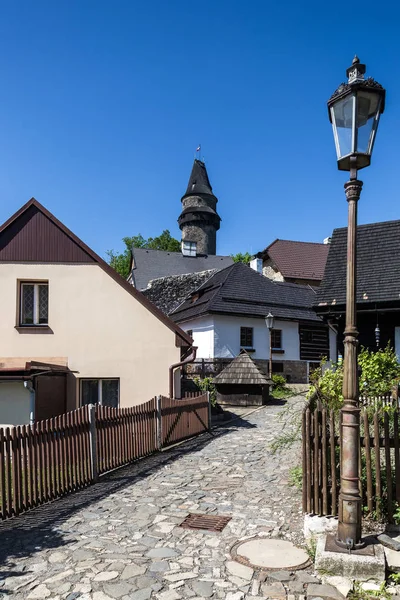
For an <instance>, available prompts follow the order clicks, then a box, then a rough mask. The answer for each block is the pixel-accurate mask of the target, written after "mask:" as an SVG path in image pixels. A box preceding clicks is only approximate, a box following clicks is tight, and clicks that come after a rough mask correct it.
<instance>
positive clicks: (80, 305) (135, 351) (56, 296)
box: [0, 263, 180, 409]
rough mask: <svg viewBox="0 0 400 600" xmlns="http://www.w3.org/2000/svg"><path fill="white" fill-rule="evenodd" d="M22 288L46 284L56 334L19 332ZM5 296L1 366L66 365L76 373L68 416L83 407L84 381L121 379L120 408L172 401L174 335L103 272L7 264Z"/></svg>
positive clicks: (1, 267)
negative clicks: (156, 399)
mask: <svg viewBox="0 0 400 600" xmlns="http://www.w3.org/2000/svg"><path fill="white" fill-rule="evenodd" d="M18 280H32V281H35V280H48V282H49V327H50V328H51V330H52V332H53V333H33V332H32V333H20V332H19V331H18V330H17V329H16V328H15V326H16V324H17V300H18ZM0 289H1V316H0V363H2V362H5V363H7V362H8V361H9V360H10V358H16V359H18V358H20V357H29V359H31V360H40V361H43V360H45V359H46V357H48V358H49V359H50V360H49V362H55V361H54V357H63V360H65V359H67V361H68V366H69V368H70V369H71V371H77V373H75V374H74V375H71V376H69V382H68V392H69V393H68V397H69V405H68V409H72V408H75V407H76V406H78V402H79V378H81V377H93V378H111V377H117V378H119V379H120V406H121V407H124V406H132V405H134V404H141V403H142V402H147V401H148V400H149V399H150V398H151V397H153V396H155V395H157V394H164V395H168V375H169V370H168V369H169V366H170V365H171V364H173V363H176V362H179V360H180V348H177V347H176V346H175V335H176V334H175V332H174V331H172V330H171V329H169V328H168V327H167V326H166V325H164V324H163V323H162V322H161V321H160V320H159V319H157V317H155V316H154V315H153V314H152V313H151V312H150V311H148V310H147V309H146V308H145V307H144V306H143V305H142V304H140V302H138V301H137V300H136V299H135V298H134V297H133V296H131V295H130V294H129V293H128V292H127V291H126V290H124V289H123V288H122V287H121V286H120V285H119V284H118V283H117V282H116V281H114V280H113V279H112V278H111V277H110V276H109V275H107V273H106V272H105V271H103V269H101V267H100V266H98V265H96V264H91V265H82V264H70V265H63V264H26V263H2V264H0ZM17 362H18V361H17ZM179 391H180V390H176V392H177V394H176V395H179Z"/></svg>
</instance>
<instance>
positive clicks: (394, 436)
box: [302, 396, 400, 522]
mask: <svg viewBox="0 0 400 600" xmlns="http://www.w3.org/2000/svg"><path fill="white" fill-rule="evenodd" d="M360 408H361V414H360V445H359V455H360V460H359V477H360V495H361V498H362V500H363V510H364V514H370V515H371V516H373V517H374V518H377V519H379V518H382V517H385V518H386V519H387V520H388V521H389V522H393V513H394V508H395V504H396V503H399V504H400V447H399V406H398V400H397V399H392V398H390V397H386V396H385V397H379V398H368V399H367V398H360ZM339 420H340V413H335V412H334V411H333V410H330V411H329V410H327V409H326V408H324V407H322V406H321V405H320V404H318V406H317V408H315V410H313V411H312V410H310V408H309V407H307V408H306V409H305V410H304V412H303V421H302V456H303V461H302V462H303V464H302V470H303V511H304V512H307V513H313V514H317V515H333V516H336V515H337V514H338V497H339V485H340V453H341V431H340V429H341V428H340V422H339Z"/></svg>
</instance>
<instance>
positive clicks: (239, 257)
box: [231, 252, 253, 265]
mask: <svg viewBox="0 0 400 600" xmlns="http://www.w3.org/2000/svg"><path fill="white" fill-rule="evenodd" d="M231 258H232V260H233V262H235V263H237V262H242V263H244V264H245V265H249V264H250V261H251V259H252V258H253V257H252V255H251V254H250V253H249V252H245V253H244V254H243V252H238V253H237V254H231Z"/></svg>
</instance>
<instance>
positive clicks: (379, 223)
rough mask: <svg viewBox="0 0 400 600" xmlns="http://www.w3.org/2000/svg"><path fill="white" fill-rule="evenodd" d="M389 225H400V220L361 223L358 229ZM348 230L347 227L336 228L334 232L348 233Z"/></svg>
mask: <svg viewBox="0 0 400 600" xmlns="http://www.w3.org/2000/svg"><path fill="white" fill-rule="evenodd" d="M388 224H392V225H395V224H396V225H399V224H400V219H392V220H391V221H375V222H374V223H361V224H358V225H357V229H359V228H360V227H375V226H377V225H388ZM346 230H347V226H346V227H335V229H334V230H333V232H335V231H346Z"/></svg>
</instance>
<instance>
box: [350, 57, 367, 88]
mask: <svg viewBox="0 0 400 600" xmlns="http://www.w3.org/2000/svg"><path fill="white" fill-rule="evenodd" d="M365 71H366V66H365V65H363V64H362V63H360V59H359V58H358V56H357V54H356V55H355V57H354V58H353V62H352V64H351V67H349V68H348V69H347V70H346V75H347V77H348V83H349V84H350V85H352V84H353V83H360V82H361V81H364V73H365Z"/></svg>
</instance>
